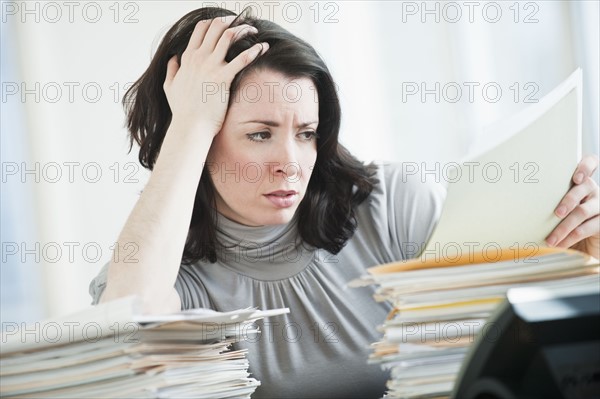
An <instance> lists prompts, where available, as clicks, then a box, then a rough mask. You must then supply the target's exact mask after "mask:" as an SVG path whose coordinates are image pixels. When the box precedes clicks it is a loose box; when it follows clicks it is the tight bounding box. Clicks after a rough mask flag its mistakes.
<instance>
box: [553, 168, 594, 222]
mask: <svg viewBox="0 0 600 399" xmlns="http://www.w3.org/2000/svg"><path fill="white" fill-rule="evenodd" d="M597 191H598V185H597V184H596V182H595V181H594V180H593V179H592V178H591V177H586V178H585V179H584V181H583V183H581V184H577V185H576V186H573V187H572V188H571V189H570V190H569V191H568V192H567V193H566V194H565V196H564V197H563V198H562V199H561V200H560V202H559V204H558V206H557V207H556V209H555V210H554V213H555V214H556V216H558V217H559V218H563V217H565V216H567V215H568V214H569V213H571V211H573V209H575V207H576V206H578V205H579V204H580V203H581V201H583V200H584V199H585V198H587V197H588V196H590V194H592V195H593V194H594V193H597Z"/></svg>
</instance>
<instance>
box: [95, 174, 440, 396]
mask: <svg viewBox="0 0 600 399" xmlns="http://www.w3.org/2000/svg"><path fill="white" fill-rule="evenodd" d="M377 177H378V179H379V184H377V185H376V186H375V189H374V190H373V192H372V193H371V195H370V196H369V197H368V198H367V199H366V200H365V201H364V202H363V203H362V204H361V205H360V206H359V207H358V209H357V215H356V216H357V222H358V228H357V230H356V232H355V234H354V236H353V237H352V238H351V239H350V240H348V242H347V244H346V246H345V247H344V248H343V249H342V250H341V251H340V252H339V253H338V254H337V255H333V254H331V253H329V252H327V251H325V250H315V249H311V248H308V247H307V246H306V245H302V243H301V242H300V241H299V239H298V237H297V229H296V226H297V223H298V221H297V220H295V219H294V220H292V221H291V222H290V223H289V224H286V225H276V226H263V227H248V226H244V225H240V224H238V223H236V222H233V221H231V220H229V219H226V218H225V217H222V216H220V217H219V220H218V226H219V227H218V229H219V231H218V236H219V239H220V240H221V241H222V242H223V243H225V244H226V245H227V247H228V248H226V249H223V250H222V251H220V252H219V253H218V254H217V255H218V261H217V263H214V264H211V263H204V262H197V263H195V264H194V265H191V266H186V265H182V266H181V268H180V269H179V275H178V277H177V281H176V283H175V288H176V290H177V292H178V293H179V295H180V297H181V304H182V308H183V309H188V308H195V307H208V308H212V309H216V310H219V311H228V310H234V309H239V308H246V307H248V306H255V307H258V308H259V309H272V308H280V307H289V308H290V313H289V314H287V315H283V316H277V317H272V318H270V319H267V320H266V321H264V322H263V321H259V322H258V324H259V326H260V328H261V331H262V333H261V334H260V335H259V336H249V340H250V341H252V342H245V343H240V344H238V345H239V347H246V348H248V350H249V355H248V357H249V359H250V372H251V373H252V374H253V376H254V377H255V378H257V379H258V380H260V381H261V386H260V387H259V388H258V389H257V390H256V392H255V394H254V395H253V398H263V397H264V398H267V397H277V398H297V397H303V398H313V397H314V398H354V397H356V398H358V397H360V398H368V397H373V398H374V397H381V396H382V394H383V392H384V390H385V382H386V380H387V379H388V373H387V372H384V371H382V370H381V369H380V366H379V365H369V364H367V358H368V355H369V353H370V352H371V350H370V348H369V345H370V344H371V343H373V342H375V341H378V340H379V339H380V338H381V334H380V333H378V332H377V331H376V329H375V327H376V326H377V325H379V324H381V323H382V322H383V320H384V319H385V317H386V315H387V313H388V312H389V310H390V307H389V305H388V304H385V303H377V302H375V300H374V299H373V297H372V295H373V288H371V287H366V288H347V287H346V284H347V283H348V282H349V281H350V280H352V279H354V278H356V277H359V276H361V275H363V274H365V269H366V268H367V267H370V266H373V265H377V264H381V263H388V262H393V261H397V260H402V259H408V258H411V257H414V256H415V255H416V254H417V253H418V251H419V249H420V248H421V246H422V245H423V244H424V243H425V242H426V240H427V238H428V237H429V236H430V234H431V232H432V230H433V227H434V225H435V223H436V221H437V219H438V217H439V215H440V212H441V207H442V203H443V200H444V197H445V190H444V188H443V187H442V186H441V185H437V184H435V183H431V182H421V181H420V177H419V176H418V175H412V176H404V177H403V176H402V170H401V167H400V166H399V165H390V164H387V165H380V167H379V168H378V172H377ZM300 222H301V221H300ZM106 269H107V268H106V266H105V267H104V268H103V269H102V271H101V272H100V274H99V275H98V276H97V277H96V278H95V279H94V280H93V281H92V283H91V284H90V294H91V295H92V297H93V298H94V303H97V301H98V299H99V297H100V294H101V293H102V291H103V290H104V287H105V284H106Z"/></svg>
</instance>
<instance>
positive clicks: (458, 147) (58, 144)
mask: <svg viewBox="0 0 600 399" xmlns="http://www.w3.org/2000/svg"><path fill="white" fill-rule="evenodd" d="M204 6H222V7H226V8H229V9H230V10H232V11H235V12H240V11H241V10H242V9H243V8H244V7H246V6H249V7H251V8H252V10H253V13H254V14H255V15H256V16H259V17H261V18H263V19H269V20H272V21H274V22H276V23H279V24H281V25H282V26H284V27H285V28H287V29H289V30H290V31H291V32H292V33H294V34H296V35H298V36H300V37H302V38H304V39H305V40H307V41H308V42H309V43H311V44H312V45H313V46H314V47H315V48H316V50H317V51H318V52H319V53H320V54H321V55H322V57H323V58H324V60H325V62H326V63H327V64H328V66H329V67H330V70H331V72H332V74H333V76H334V78H335V79H336V81H337V84H338V87H339V94H340V97H341V101H342V111H343V122H342V132H341V138H342V142H343V143H344V144H345V145H346V146H347V147H348V148H349V149H350V150H351V151H352V152H353V153H354V154H355V155H356V156H358V157H359V158H360V159H362V160H365V161H370V160H388V161H414V162H427V163H428V164H431V163H435V162H439V163H443V162H449V161H452V160H457V159H460V158H462V157H463V156H465V154H466V153H467V150H468V147H469V143H471V142H472V141H473V140H474V139H475V138H476V137H477V134H478V132H479V131H481V129H482V127H484V126H486V125H489V124H491V123H493V122H495V121H497V120H500V119H502V118H506V117H509V116H510V115H512V114H514V113H515V112H518V111H520V110H522V109H524V108H526V107H527V106H528V105H529V104H530V103H533V102H536V101H537V100H539V99H540V98H542V97H543V96H544V95H545V94H546V93H547V92H549V91H550V90H551V89H552V88H554V87H555V86H556V85H557V84H559V83H560V82H561V81H563V80H564V79H565V78H567V77H568V76H569V75H570V74H571V72H573V71H574V70H575V69H576V68H577V67H581V68H582V70H583V83H584V91H583V105H584V107H583V136H584V137H583V150H584V153H596V154H597V153H598V131H599V123H598V110H599V108H600V107H599V104H598V98H599V94H598V87H599V71H600V67H599V55H598V49H599V48H600V43H599V29H600V28H599V2H598V1H499V2H489V1H481V2H479V1H468V2H461V1H458V2H444V1H441V2H439V1H427V2H421V1H417V2H412V1H381V2H377V1H301V2H300V1H298V2H280V1H264V2H260V1H259V2H245V1H237V2H223V1H217V2H205V1H202V2H200V1H155V0H153V1H121V2H117V1H113V2H111V1H97V2H88V1H71V2H61V1H58V2H43V1H2V2H1V7H2V32H1V33H2V39H1V40H2V44H1V45H2V51H1V57H0V58H1V68H2V69H1V74H2V76H1V78H2V102H1V107H2V108H1V165H2V191H1V221H2V222H1V223H2V225H1V233H2V237H1V241H2V266H1V269H0V277H1V309H0V310H1V312H0V315H1V319H2V322H3V323H4V322H22V321H34V320H39V319H43V318H46V317H53V316H57V315H62V314H65V313H68V312H72V311H75V310H78V309H80V308H83V307H85V306H87V305H89V303H90V302H91V297H90V296H89V294H88V284H89V282H90V280H91V279H92V278H93V277H94V276H95V275H96V274H97V273H98V271H99V269H100V268H101V267H102V266H103V265H104V264H105V263H106V262H108V261H109V260H110V257H111V256H112V248H113V247H112V246H113V244H114V242H115V240H116V239H117V236H118V234H119V232H120V230H121V228H122V225H123V223H124V222H125V220H126V218H127V216H128V214H129V212H130V210H131V208H132V207H133V205H134V203H135V201H136V199H137V197H138V195H139V192H140V190H142V188H143V187H144V183H145V181H146V180H147V178H148V174H147V172H146V171H144V170H143V169H142V168H141V167H140V166H139V164H138V163H137V148H135V147H134V149H133V151H132V152H131V153H130V154H128V139H127V132H126V130H125V129H124V127H123V122H124V114H123V110H122V107H121V104H120V100H121V97H122V96H123V94H124V93H125V90H126V89H127V88H128V85H129V84H130V83H131V82H133V81H135V80H136V79H137V78H138V77H139V76H140V75H141V74H142V73H143V71H144V70H145V69H146V67H147V66H148V64H149V61H150V59H151V57H152V54H153V51H154V50H155V48H156V47H157V45H158V43H159V41H160V39H161V37H162V35H163V34H164V33H165V32H166V30H167V29H168V28H169V27H170V26H171V25H172V24H173V23H174V22H175V21H177V20H178V19H179V18H180V17H181V16H183V15H184V14H186V13H187V12H189V11H191V10H193V9H195V8H199V7H204Z"/></svg>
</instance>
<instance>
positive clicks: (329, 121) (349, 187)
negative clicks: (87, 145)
mask: <svg viewBox="0 0 600 399" xmlns="http://www.w3.org/2000/svg"><path fill="white" fill-rule="evenodd" d="M228 15H235V13H233V12H231V11H229V10H226V9H222V8H216V7H206V8H200V9H197V10H194V11H192V12H190V13H188V14H186V15H185V16H183V17H182V18H181V19H180V20H179V21H177V22H176V23H175V24H174V25H173V27H171V29H170V30H169V31H168V32H167V33H166V34H165V36H164V37H163V39H162V41H161V43H160V45H159V46H158V48H157V50H156V52H155V54H154V56H153V58H152V61H151V62H150V65H149V66H148V68H147V69H146V71H145V72H144V73H143V75H142V76H141V77H140V78H139V79H138V80H137V81H136V82H135V83H134V84H133V85H132V86H131V88H129V90H128V91H127V92H126V93H125V96H124V97H123V106H124V108H125V112H126V115H127V120H126V126H127V128H128V131H129V135H130V137H129V138H130V151H131V148H133V143H134V142H136V143H137V144H138V145H139V146H140V151H139V161H140V163H141V164H142V165H143V166H144V167H146V168H148V169H150V170H152V168H153V166H154V163H155V162H156V159H157V157H158V153H159V150H160V147H161V145H162V143H163V140H164V138H165V134H166V132H167V129H168V127H169V124H170V122H171V110H170V108H169V104H168V102H167V98H166V95H165V92H164V89H163V83H164V77H165V76H166V71H167V62H168V61H169V59H170V58H171V57H172V56H173V55H177V57H178V61H179V62H180V63H181V55H182V53H183V52H184V50H185V48H186V46H187V44H188V41H189V39H190V36H191V34H192V32H193V30H194V27H195V25H196V23H197V22H198V21H201V20H205V19H214V18H217V17H224V16H228ZM240 24H248V25H251V26H254V27H256V28H257V30H258V33H255V34H250V35H246V36H244V37H243V38H241V39H239V40H237V41H236V42H234V43H233V44H232V45H231V47H230V48H229V51H228V52H227V55H226V57H225V60H226V61H227V62H230V61H231V60H232V59H234V58H235V57H236V56H238V55H239V54H240V53H241V52H243V51H244V50H246V49H248V48H250V47H251V46H253V45H254V44H256V43H262V42H267V43H268V44H269V50H268V51H267V52H266V53H265V54H263V55H262V56H259V57H258V58H256V59H255V60H254V61H253V62H252V63H251V64H250V65H248V66H247V67H246V68H244V69H243V70H242V71H240V72H239V73H238V74H237V75H236V77H235V78H234V80H233V81H232V83H231V87H230V93H231V95H230V102H231V100H232V99H233V98H234V97H235V95H234V94H235V93H236V91H237V89H238V88H239V85H240V82H241V81H242V80H243V78H244V76H246V75H247V74H248V73H249V72H251V71H253V70H260V69H270V70H273V71H276V72H280V73H282V74H284V75H286V76H288V77H290V78H309V79H311V80H312V81H313V83H314V85H315V87H316V88H317V93H318V99H319V125H318V128H317V134H318V137H319V138H318V139H317V154H318V155H317V160H316V163H315V165H314V169H313V173H312V176H311V179H310V181H309V184H308V188H307V192H306V195H305V197H304V198H303V200H302V202H301V203H300V205H299V207H298V209H297V211H296V212H297V214H296V216H297V217H298V229H299V235H300V238H301V239H302V240H303V242H304V243H306V244H309V245H311V246H314V247H316V248H322V249H325V250H327V251H329V252H331V253H334V254H336V253H338V252H339V251H340V250H341V249H342V248H343V247H344V245H345V244H346V241H347V240H348V239H349V238H350V237H352V235H353V234H354V231H355V230H356V227H357V222H356V217H355V207H356V206H357V205H358V204H360V203H361V202H362V201H364V200H365V199H366V198H367V197H368V195H369V194H370V193H371V191H372V189H373V186H374V184H375V183H376V182H377V180H376V179H375V177H374V174H375V170H376V166H375V165H372V164H371V165H364V164H363V163H362V162H360V161H358V160H357V159H356V158H355V157H354V156H352V155H351V154H350V152H348V150H347V149H346V148H344V147H343V146H342V145H341V144H340V143H339V142H338V136H339V130H340V119H341V110H340V103H339V98H338V95H337V91H336V86H335V83H334V81H333V78H332V76H331V74H330V73H329V70H328V69H327V66H326V65H325V63H324V62H323V60H322V59H321V57H319V55H318V54H317V52H316V51H315V49H314V48H313V47H312V46H310V45H309V44H308V43H306V42H305V41H304V40H302V39H300V38H298V37H296V36H294V35H292V34H291V33H289V32H288V31H287V30H285V29H283V28H282V27H280V26H279V25H277V24H275V23H273V22H270V21H268V20H262V19H257V18H254V17H252V16H250V15H247V13H245V12H244V11H243V12H241V13H240V15H238V16H237V17H236V18H235V20H234V21H233V22H232V24H231V26H236V25H240ZM216 212H217V211H216V204H215V188H214V186H213V183H212V181H211V178H210V171H209V170H207V166H206V165H205V167H204V170H203V172H202V175H201V178H200V182H199V184H198V190H197V192H196V198H195V202H194V209H193V212H192V218H191V222H190V227H189V231H188V236H187V240H186V244H185V248H184V252H183V256H182V263H185V264H191V263H194V262H196V261H198V260H203V261H209V262H216V260H217V251H218V250H219V249H220V248H219V245H220V244H219V242H218V240H217V234H216V228H217V226H216V220H217V219H216V217H215V216H216Z"/></svg>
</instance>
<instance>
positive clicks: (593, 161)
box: [573, 155, 599, 184]
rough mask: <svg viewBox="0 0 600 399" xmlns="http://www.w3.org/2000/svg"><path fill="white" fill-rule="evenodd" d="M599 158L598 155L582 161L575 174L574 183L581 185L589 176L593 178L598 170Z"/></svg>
mask: <svg viewBox="0 0 600 399" xmlns="http://www.w3.org/2000/svg"><path fill="white" fill-rule="evenodd" d="M598 162H599V161H598V157H597V156H596V155H587V156H585V157H583V158H582V159H581V161H580V162H579V164H577V167H576V168H575V172H574V173H573V182H574V183H575V184H581V183H582V182H583V181H584V180H585V178H586V177H587V176H591V175H593V174H594V172H595V171H596V168H598Z"/></svg>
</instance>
